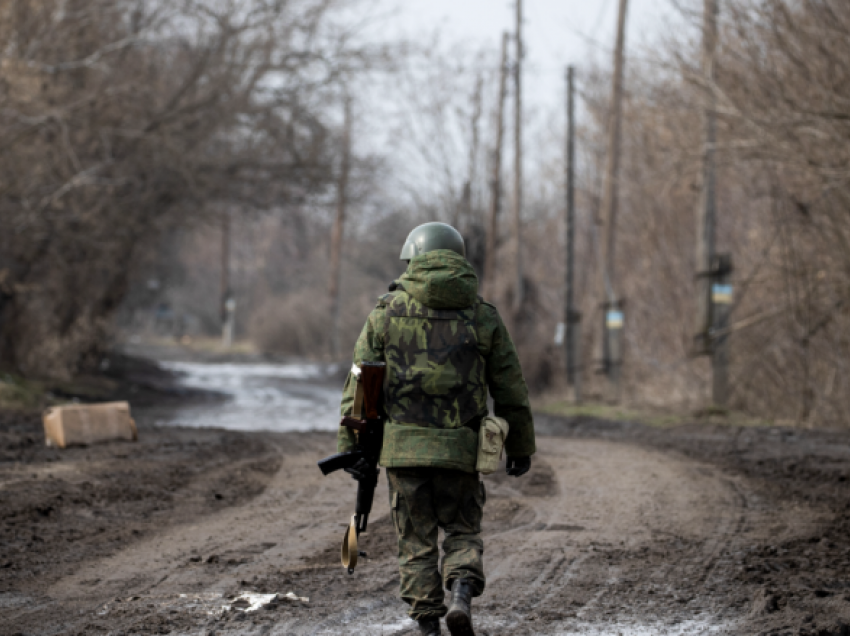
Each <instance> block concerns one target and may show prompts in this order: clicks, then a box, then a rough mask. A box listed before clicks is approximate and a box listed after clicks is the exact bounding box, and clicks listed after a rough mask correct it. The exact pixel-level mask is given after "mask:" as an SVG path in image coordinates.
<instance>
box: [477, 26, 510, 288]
mask: <svg viewBox="0 0 850 636" xmlns="http://www.w3.org/2000/svg"><path fill="white" fill-rule="evenodd" d="M509 39H510V35H509V34H508V32H507V31H505V32H504V33H502V59H501V64H500V66H499V103H498V105H497V107H496V147H495V148H494V150H493V156H492V160H491V162H490V214H489V218H488V219H487V252H486V254H485V255H484V288H483V290H482V294H483V296H484V298H489V299H491V300H492V296H493V294H494V292H495V283H496V239H497V236H498V228H499V225H498V222H499V213H500V212H501V211H502V142H503V140H504V136H505V93H506V92H507V83H508V40H509Z"/></svg>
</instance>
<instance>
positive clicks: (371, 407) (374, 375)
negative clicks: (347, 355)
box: [360, 362, 387, 420]
mask: <svg viewBox="0 0 850 636" xmlns="http://www.w3.org/2000/svg"><path fill="white" fill-rule="evenodd" d="M386 369H387V365H386V364H385V363H384V362H364V363H362V364H361V365H360V383H361V384H362V385H363V407H364V410H365V411H366V417H365V419H367V420H377V419H380V417H381V413H380V405H381V396H382V395H383V392H384V373H385V371H386Z"/></svg>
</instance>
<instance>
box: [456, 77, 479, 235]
mask: <svg viewBox="0 0 850 636" xmlns="http://www.w3.org/2000/svg"><path fill="white" fill-rule="evenodd" d="M483 84H484V78H483V77H481V76H480V75H479V76H478V77H477V78H476V80H475V90H474V91H473V92H472V120H471V121H470V137H471V139H470V141H469V159H468V164H467V175H466V182H465V183H464V184H463V195H462V197H461V205H460V209H459V212H456V213H455V222H454V226H455V227H456V228H457V229H460V228H465V227H466V226H467V225H468V224H469V223H471V222H472V187H473V184H474V183H475V172H476V170H475V169H476V168H477V165H478V140H479V132H478V123H479V121H480V120H481V92H482V88H483Z"/></svg>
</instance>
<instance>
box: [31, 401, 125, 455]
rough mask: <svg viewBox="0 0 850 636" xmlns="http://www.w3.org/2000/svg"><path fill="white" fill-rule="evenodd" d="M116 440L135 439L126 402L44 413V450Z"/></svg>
mask: <svg viewBox="0 0 850 636" xmlns="http://www.w3.org/2000/svg"><path fill="white" fill-rule="evenodd" d="M120 439H123V440H131V441H136V440H137V439H139V434H138V431H137V430H136V423H135V422H134V421H133V418H131V417H130V405H129V404H128V403H127V402H107V403H104V404H68V405H65V406H53V407H51V408H49V409H47V410H46V411H45V412H44V442H45V444H47V445H48V446H58V447H59V448H65V447H66V446H72V445H82V446H86V445H88V444H97V443H98V442H108V441H111V440H120Z"/></svg>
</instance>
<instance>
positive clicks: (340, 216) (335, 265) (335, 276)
mask: <svg viewBox="0 0 850 636" xmlns="http://www.w3.org/2000/svg"><path fill="white" fill-rule="evenodd" d="M344 109H345V114H344V122H343V130H342V158H341V165H340V169H339V181H338V183H337V196H336V220H335V221H334V226H333V230H332V232H331V271H330V281H329V284H328V296H329V297H330V303H331V321H332V322H331V356H333V359H334V360H337V359H339V357H340V355H341V347H340V339H339V322H340V313H341V307H340V302H339V297H340V275H341V266H342V244H343V235H344V231H345V211H346V207H347V205H348V177H349V172H350V171H351V98H350V97H346V98H345V105H344Z"/></svg>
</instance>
